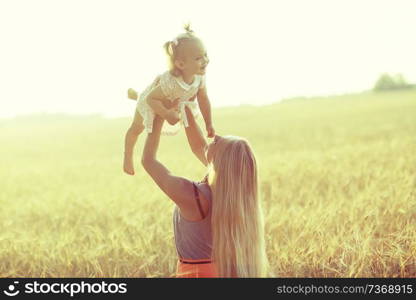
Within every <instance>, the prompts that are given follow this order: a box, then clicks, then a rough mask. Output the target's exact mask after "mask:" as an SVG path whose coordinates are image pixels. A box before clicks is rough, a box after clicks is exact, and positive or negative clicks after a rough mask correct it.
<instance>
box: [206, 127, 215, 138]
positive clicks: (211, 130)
mask: <svg viewBox="0 0 416 300" xmlns="http://www.w3.org/2000/svg"><path fill="white" fill-rule="evenodd" d="M206 129H207V137H209V138H213V137H214V136H215V129H214V127H213V126H212V124H208V125H206Z"/></svg>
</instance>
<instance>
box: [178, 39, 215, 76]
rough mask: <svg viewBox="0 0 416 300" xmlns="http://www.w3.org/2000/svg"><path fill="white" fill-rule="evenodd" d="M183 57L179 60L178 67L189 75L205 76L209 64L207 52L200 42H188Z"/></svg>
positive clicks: (184, 46)
mask: <svg viewBox="0 0 416 300" xmlns="http://www.w3.org/2000/svg"><path fill="white" fill-rule="evenodd" d="M182 51H183V52H182V53H183V55H182V57H181V59H179V60H178V67H179V69H180V70H181V71H182V72H186V73H188V74H198V75H204V74H205V70H206V66H207V65H208V63H209V59H208V56H207V51H206V49H205V47H204V45H203V44H202V42H201V41H199V40H192V41H188V42H186V43H185V44H184V45H183V48H182Z"/></svg>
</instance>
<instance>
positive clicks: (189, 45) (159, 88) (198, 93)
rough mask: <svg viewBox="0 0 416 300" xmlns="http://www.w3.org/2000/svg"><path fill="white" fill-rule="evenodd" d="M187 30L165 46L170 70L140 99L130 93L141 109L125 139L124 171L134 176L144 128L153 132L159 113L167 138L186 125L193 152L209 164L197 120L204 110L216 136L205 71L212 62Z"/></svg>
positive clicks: (210, 134)
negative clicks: (135, 156) (139, 141)
mask: <svg viewBox="0 0 416 300" xmlns="http://www.w3.org/2000/svg"><path fill="white" fill-rule="evenodd" d="M185 30H186V33H183V34H181V35H179V36H177V37H176V38H175V39H174V40H172V41H168V42H166V43H165V44H164V49H165V51H166V55H167V57H168V62H169V70H168V71H166V72H164V73H162V74H160V75H158V76H157V77H156V79H155V80H154V81H153V82H152V84H150V85H149V86H148V87H147V88H146V89H145V90H144V91H143V92H142V93H141V94H140V95H139V96H138V95H137V93H136V91H135V90H133V89H129V90H128V97H129V98H130V99H134V100H137V106H136V111H135V116H134V120H133V122H132V124H131V126H130V128H129V129H128V130H127V133H126V136H125V143H124V166H123V168H124V172H126V173H127V174H130V175H134V165H133V150H134V146H135V144H136V141H137V137H138V136H139V135H140V133H141V132H142V131H143V130H144V129H146V131H147V132H148V133H151V132H152V127H153V119H154V117H155V114H157V115H159V116H161V117H162V118H163V119H165V120H166V121H167V122H164V125H163V128H162V134H164V135H174V134H176V133H177V132H178V131H179V129H180V125H183V126H184V127H185V131H186V135H187V138H188V142H189V144H190V146H191V149H192V151H193V152H194V153H195V155H197V157H198V158H199V159H200V160H201V161H202V162H203V163H204V164H206V159H205V157H204V155H203V154H202V153H201V143H205V139H204V138H203V136H202V134H201V130H200V129H199V126H198V125H197V123H196V122H195V121H194V118H196V117H197V116H198V114H199V109H200V111H201V113H202V116H203V118H204V121H205V127H206V130H207V136H208V137H214V135H215V130H214V128H213V126H212V119H211V105H210V102H209V99H208V95H207V89H206V86H205V70H206V67H207V65H208V62H209V59H208V56H207V52H206V50H205V47H204V45H203V43H202V41H201V40H200V39H199V38H198V37H196V36H195V34H194V32H193V31H192V30H191V29H190V25H189V24H188V25H186V26H185ZM195 98H197V99H198V103H197V102H196V101H195ZM198 104H199V109H198ZM187 111H188V113H187ZM202 149H203V147H202Z"/></svg>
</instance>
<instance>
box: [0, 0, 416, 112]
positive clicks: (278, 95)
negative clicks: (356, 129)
mask: <svg viewBox="0 0 416 300" xmlns="http://www.w3.org/2000/svg"><path fill="white" fill-rule="evenodd" d="M415 12H416V1H414V0H407V1H405V0H390V1H387V0H376V1H372V0H346V1H341V0H313V1H312V0H302V1H301V0H285V1H278V0H270V1H267V0H254V1H244V0H239V1H232V0H220V1H218V0H210V1H206V0H190V1H188V0H175V1H161V0H148V1H128V0H123V1H120V0H117V1H116V0H107V1H106V0H71V1H69V0H68V1H61V0H37V1H32V0H2V1H1V2H0V36H1V41H2V46H1V47H0V118H4V117H14V116H17V115H25V114H31V113H59V112H63V113H69V114H91V113H92V114H102V115H104V116H107V117H119V116H132V115H133V112H134V108H135V102H134V101H131V100H128V99H127V89H128V88H129V87H132V88H135V89H136V90H137V91H139V92H140V91H141V90H144V89H145V88H146V87H147V86H148V85H149V84H150V83H151V82H152V81H153V80H154V78H155V76H156V75H158V74H160V73H163V72H164V71H166V70H167V64H166V58H165V55H164V53H163V49H162V45H163V44H164V43H165V42H166V41H168V40H172V39H173V38H175V36H176V35H178V34H180V33H182V32H183V24H184V23H186V22H190V23H191V26H192V28H193V30H194V31H195V33H196V34H197V35H198V36H199V37H200V38H201V39H202V40H203V42H204V44H205V46H206V48H207V51H208V55H209V58H210V63H209V65H208V68H207V71H206V83H207V91H208V96H209V99H210V101H211V104H212V106H213V107H221V106H234V105H242V104H243V105H244V104H250V105H264V104H268V103H274V102H277V101H279V100H281V99H283V98H290V97H297V96H316V95H332V94H343V93H354V92H359V91H363V90H367V89H371V88H372V87H373V85H374V83H375V81H376V80H377V78H378V77H379V75H380V74H381V73H384V72H390V73H402V74H403V75H404V76H405V78H406V79H407V80H408V81H409V82H413V83H415V82H416V59H415V57H416V56H415V53H416V38H414V37H415V29H416V18H415V17H414V16H415Z"/></svg>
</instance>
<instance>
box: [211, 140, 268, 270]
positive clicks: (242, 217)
mask: <svg viewBox="0 0 416 300" xmlns="http://www.w3.org/2000/svg"><path fill="white" fill-rule="evenodd" d="M215 146H216V148H215V149H216V150H215V153H214V154H213V157H212V162H211V171H210V173H209V177H208V182H209V184H210V186H211V189H212V195H213V202H212V216H211V218H212V219H211V222H212V242H213V246H212V259H213V261H214V262H215V264H216V267H217V271H218V275H219V277H267V273H268V268H269V264H268V259H267V255H266V250H265V239H264V217H263V211H262V207H261V203H260V199H259V185H258V171H257V163H256V158H255V155H254V153H253V151H252V149H251V147H250V145H249V143H248V142H247V141H246V140H245V139H242V138H239V137H233V136H226V137H223V138H221V139H219V140H218V141H217V143H216V145H215Z"/></svg>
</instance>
